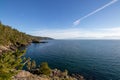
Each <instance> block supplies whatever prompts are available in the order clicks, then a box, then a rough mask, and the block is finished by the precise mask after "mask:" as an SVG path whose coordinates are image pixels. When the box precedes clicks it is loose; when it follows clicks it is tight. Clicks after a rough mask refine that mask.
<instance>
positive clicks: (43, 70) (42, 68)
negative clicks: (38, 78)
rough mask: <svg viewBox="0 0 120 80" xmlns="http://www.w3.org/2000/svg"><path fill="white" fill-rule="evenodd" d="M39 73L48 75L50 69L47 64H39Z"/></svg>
mask: <svg viewBox="0 0 120 80" xmlns="http://www.w3.org/2000/svg"><path fill="white" fill-rule="evenodd" d="M39 72H40V73H41V74H44V75H50V73H51V69H50V67H49V66H48V63H47V62H42V63H41V64H40V68H39Z"/></svg>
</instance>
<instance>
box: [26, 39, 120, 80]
mask: <svg viewBox="0 0 120 80" xmlns="http://www.w3.org/2000/svg"><path fill="white" fill-rule="evenodd" d="M47 41H48V43H44V44H43V43H40V44H38V43H32V44H30V45H29V46H28V47H27V51H26V54H25V56H26V57H30V58H31V59H32V60H35V61H36V63H37V65H39V64H40V63H41V62H48V64H49V66H50V67H51V68H52V69H54V68H57V69H60V70H65V69H67V70H68V71H69V74H80V75H83V76H84V77H85V78H86V80H120V40H47Z"/></svg>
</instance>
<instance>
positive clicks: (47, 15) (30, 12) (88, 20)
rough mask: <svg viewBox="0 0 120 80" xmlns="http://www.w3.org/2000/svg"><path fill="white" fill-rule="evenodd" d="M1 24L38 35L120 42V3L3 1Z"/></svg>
mask: <svg viewBox="0 0 120 80" xmlns="http://www.w3.org/2000/svg"><path fill="white" fill-rule="evenodd" d="M0 21H1V22H2V23H3V24H5V25H10V26H11V27H12V28H15V29H18V30H19V31H22V32H25V33H27V34H30V35H34V36H47V37H52V38H55V39H120V0H0Z"/></svg>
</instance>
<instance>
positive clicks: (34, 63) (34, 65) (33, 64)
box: [31, 60, 36, 69]
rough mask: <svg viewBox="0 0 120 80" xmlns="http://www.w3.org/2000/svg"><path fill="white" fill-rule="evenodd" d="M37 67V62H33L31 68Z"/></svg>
mask: <svg viewBox="0 0 120 80" xmlns="http://www.w3.org/2000/svg"><path fill="white" fill-rule="evenodd" d="M35 67H36V62H35V61H34V60H33V61H32V62H31V68H32V69H33V68H35Z"/></svg>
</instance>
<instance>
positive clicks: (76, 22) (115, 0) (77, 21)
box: [73, 0, 118, 26]
mask: <svg viewBox="0 0 120 80" xmlns="http://www.w3.org/2000/svg"><path fill="white" fill-rule="evenodd" d="M117 1H118V0H112V1H111V2H109V3H107V4H105V5H104V6H102V7H100V8H98V9H96V10H95V11H93V12H91V13H89V14H87V15H85V16H83V17H82V18H80V19H78V20H76V21H75V22H73V25H74V26H77V25H79V24H80V22H81V20H83V19H85V18H87V17H89V16H91V15H93V14H95V13H97V12H99V11H101V10H103V9H104V8H106V7H108V6H110V5H112V4H114V3H115V2H117Z"/></svg>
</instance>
